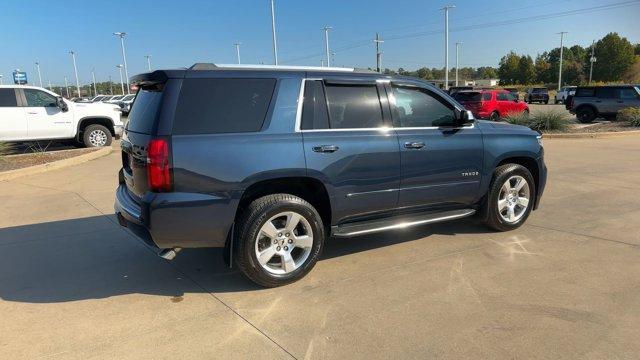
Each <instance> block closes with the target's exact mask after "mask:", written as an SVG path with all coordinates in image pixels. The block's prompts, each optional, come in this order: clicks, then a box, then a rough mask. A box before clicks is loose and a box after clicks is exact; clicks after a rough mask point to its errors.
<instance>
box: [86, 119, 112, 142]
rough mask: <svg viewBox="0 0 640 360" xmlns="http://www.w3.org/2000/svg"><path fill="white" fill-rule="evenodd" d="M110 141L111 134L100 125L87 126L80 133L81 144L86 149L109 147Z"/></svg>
mask: <svg viewBox="0 0 640 360" xmlns="http://www.w3.org/2000/svg"><path fill="white" fill-rule="evenodd" d="M112 140H113V138H112V136H111V132H110V131H109V129H107V128H106V127H104V126H102V125H97V124H94V125H89V126H87V127H86V128H85V129H84V131H83V133H82V142H83V143H84V146H86V147H101V146H109V145H111V141H112Z"/></svg>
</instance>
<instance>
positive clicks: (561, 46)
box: [558, 31, 567, 91]
mask: <svg viewBox="0 0 640 360" xmlns="http://www.w3.org/2000/svg"><path fill="white" fill-rule="evenodd" d="M566 33H567V32H566V31H561V32H559V33H558V34H560V67H559V69H558V91H560V87H561V86H562V49H563V48H564V45H562V40H564V34H566Z"/></svg>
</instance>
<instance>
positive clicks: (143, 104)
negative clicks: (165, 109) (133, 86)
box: [127, 89, 162, 134]
mask: <svg viewBox="0 0 640 360" xmlns="http://www.w3.org/2000/svg"><path fill="white" fill-rule="evenodd" d="M161 100H162V91H152V90H145V89H142V90H139V91H138V95H136V101H134V102H133V107H132V108H131V112H130V113H129V120H128V121H127V130H129V131H133V132H138V133H143V134H151V132H152V131H153V127H154V125H155V122H156V118H157V116H158V109H159V108H160V102H161Z"/></svg>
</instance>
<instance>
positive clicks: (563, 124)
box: [505, 110, 569, 132]
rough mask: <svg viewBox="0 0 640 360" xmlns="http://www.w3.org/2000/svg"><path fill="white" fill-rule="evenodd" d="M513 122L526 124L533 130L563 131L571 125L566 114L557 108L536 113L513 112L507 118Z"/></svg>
mask: <svg viewBox="0 0 640 360" xmlns="http://www.w3.org/2000/svg"><path fill="white" fill-rule="evenodd" d="M505 120H506V121H507V122H509V123H511V124H516V125H524V126H526V127H528V128H530V129H532V130H536V131H540V132H547V131H563V130H565V129H566V128H567V127H568V126H569V120H568V119H567V117H566V115H564V114H563V113H561V112H559V111H556V110H547V111H540V112H537V113H535V114H531V115H528V116H527V114H513V115H509V116H507V117H506V118H505Z"/></svg>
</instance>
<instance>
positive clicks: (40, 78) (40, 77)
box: [36, 61, 43, 87]
mask: <svg viewBox="0 0 640 360" xmlns="http://www.w3.org/2000/svg"><path fill="white" fill-rule="evenodd" d="M36 68H38V80H40V87H43V86H42V74H41V73H40V62H39V61H36Z"/></svg>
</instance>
